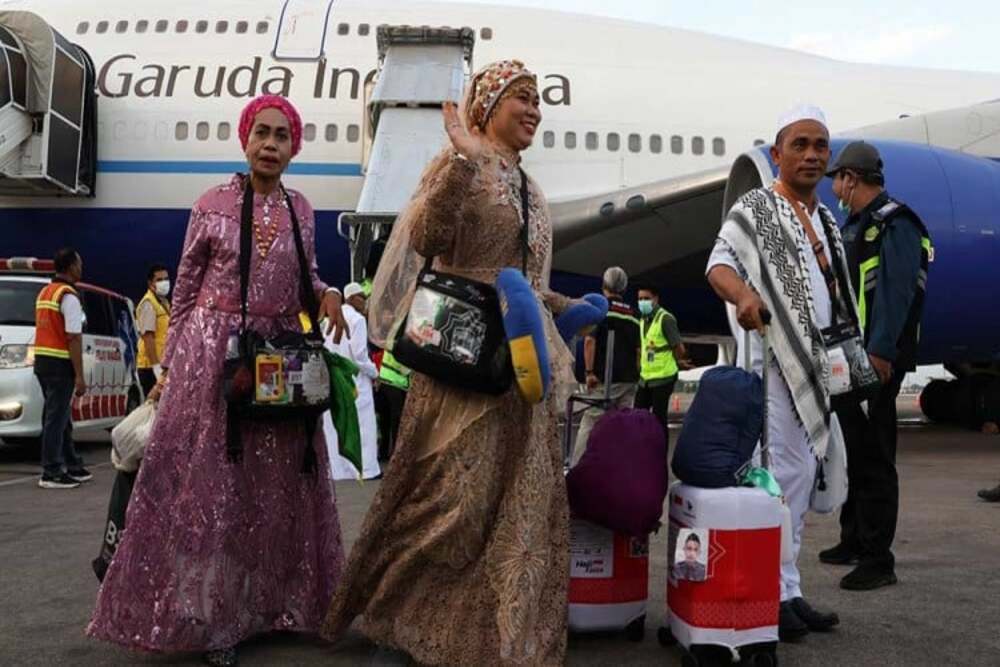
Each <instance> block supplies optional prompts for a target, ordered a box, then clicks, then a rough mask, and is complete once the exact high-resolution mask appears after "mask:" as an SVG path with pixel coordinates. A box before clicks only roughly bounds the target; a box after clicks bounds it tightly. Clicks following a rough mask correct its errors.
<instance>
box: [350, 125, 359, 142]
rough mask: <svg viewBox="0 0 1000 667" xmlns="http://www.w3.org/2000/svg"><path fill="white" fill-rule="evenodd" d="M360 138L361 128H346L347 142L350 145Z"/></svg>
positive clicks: (356, 126)
mask: <svg viewBox="0 0 1000 667" xmlns="http://www.w3.org/2000/svg"><path fill="white" fill-rule="evenodd" d="M360 138H361V127H360V126H358V125H348V126H347V140H348V141H349V142H351V143H352V144H353V143H355V142H357V140H358V139H360Z"/></svg>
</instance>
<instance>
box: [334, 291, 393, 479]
mask: <svg viewBox="0 0 1000 667" xmlns="http://www.w3.org/2000/svg"><path fill="white" fill-rule="evenodd" d="M365 301H366V298H365V293H364V288H362V287H361V285H359V284H358V283H350V284H348V285H347V286H346V287H345V288H344V306H343V313H344V320H345V321H346V322H347V326H348V330H349V332H350V337H348V336H344V337H343V338H341V340H340V342H339V343H334V342H333V340H332V338H328V339H327V341H326V346H327V348H328V349H330V350H332V351H333V352H336V353H337V354H339V355H341V356H342V357H347V358H348V359H350V360H351V361H353V362H354V363H356V364H357V365H358V368H359V371H358V374H357V375H356V376H355V378H354V384H355V386H356V387H357V390H358V396H357V399H356V405H357V408H358V426H359V427H360V431H361V459H362V463H363V470H362V473H361V475H362V477H363V478H364V479H375V478H378V477H380V476H381V471H380V470H379V465H378V435H377V430H376V426H375V398H374V395H373V393H372V385H373V383H374V382H375V381H376V379H377V378H378V369H377V368H376V367H375V364H374V362H372V360H371V357H370V356H369V354H368V323H367V320H366V319H365V315H364V312H365ZM323 430H324V432H325V433H326V442H327V446H328V447H329V450H330V468H331V470H332V472H333V478H334V479H357V478H358V472H357V470H355V469H354V466H353V465H351V463H350V462H348V461H347V459H345V458H344V457H342V456H340V454H339V453H338V452H337V431H336V429H335V428H334V426H333V419H332V418H331V417H330V413H329V412H327V413H326V415H325V417H324V418H323Z"/></svg>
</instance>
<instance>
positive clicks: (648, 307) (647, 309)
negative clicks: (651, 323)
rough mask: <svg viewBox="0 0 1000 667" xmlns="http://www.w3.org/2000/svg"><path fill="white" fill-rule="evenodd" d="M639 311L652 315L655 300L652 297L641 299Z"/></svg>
mask: <svg viewBox="0 0 1000 667" xmlns="http://www.w3.org/2000/svg"><path fill="white" fill-rule="evenodd" d="M639 312H640V313H642V314H643V315H650V314H652V312H653V302H652V300H650V299H639Z"/></svg>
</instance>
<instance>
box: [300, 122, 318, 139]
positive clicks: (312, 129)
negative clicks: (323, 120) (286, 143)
mask: <svg viewBox="0 0 1000 667" xmlns="http://www.w3.org/2000/svg"><path fill="white" fill-rule="evenodd" d="M302 138H303V139H305V140H306V141H316V126H315V125H313V124H312V123H306V125H305V127H303V128H302Z"/></svg>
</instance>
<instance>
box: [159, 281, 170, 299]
mask: <svg viewBox="0 0 1000 667" xmlns="http://www.w3.org/2000/svg"><path fill="white" fill-rule="evenodd" d="M156 293H157V295H159V296H166V295H168V294H170V281H169V280H157V281H156Z"/></svg>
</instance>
